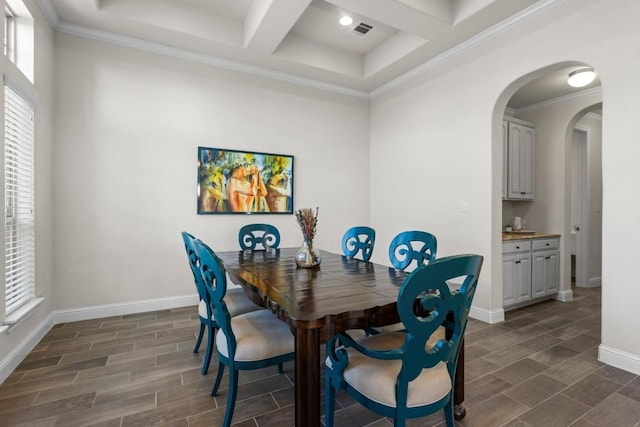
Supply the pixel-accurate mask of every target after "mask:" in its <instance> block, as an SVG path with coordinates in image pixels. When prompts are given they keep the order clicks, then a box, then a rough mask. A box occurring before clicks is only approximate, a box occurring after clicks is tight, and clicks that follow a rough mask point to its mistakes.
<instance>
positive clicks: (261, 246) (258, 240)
mask: <svg viewBox="0 0 640 427" xmlns="http://www.w3.org/2000/svg"><path fill="white" fill-rule="evenodd" d="M238 243H239V244H240V248H241V249H242V250H243V251H246V250H250V251H255V250H268V249H278V246H280V232H279V231H278V229H277V228H276V227H275V226H273V225H271V224H247V225H245V226H242V227H241V228H240V231H239V232H238Z"/></svg>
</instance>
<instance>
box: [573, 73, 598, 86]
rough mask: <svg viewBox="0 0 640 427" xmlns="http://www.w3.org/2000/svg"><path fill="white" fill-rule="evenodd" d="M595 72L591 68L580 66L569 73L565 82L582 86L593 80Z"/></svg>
mask: <svg viewBox="0 0 640 427" xmlns="http://www.w3.org/2000/svg"><path fill="white" fill-rule="evenodd" d="M595 78H596V72H595V71H594V70H593V68H581V69H579V70H575V71H572V72H570V73H569V78H568V79H567V83H568V84H569V86H573V87H584V86H586V85H588V84H589V83H591V82H592V81H594V80H595Z"/></svg>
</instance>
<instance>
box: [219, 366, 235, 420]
mask: <svg viewBox="0 0 640 427" xmlns="http://www.w3.org/2000/svg"><path fill="white" fill-rule="evenodd" d="M237 396H238V371H236V370H235V369H229V396H228V397H227V409H226V411H225V412H224V422H223V423H222V427H231V419H232V418H233V410H234V409H235V407H236V397H237Z"/></svg>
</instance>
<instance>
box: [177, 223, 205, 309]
mask: <svg viewBox="0 0 640 427" xmlns="http://www.w3.org/2000/svg"><path fill="white" fill-rule="evenodd" d="M182 240H183V241H184V248H185V250H186V251H187V258H188V259H189V267H191V273H193V280H194V282H195V284H196V289H197V291H198V298H200V300H205V301H208V300H209V297H208V296H207V289H206V288H205V286H204V282H203V281H202V276H201V275H200V257H199V256H198V254H197V253H196V246H195V242H196V241H197V240H198V239H197V238H196V237H194V236H192V235H191V234H189V233H187V232H186V231H183V232H182ZM208 305H209V304H207V306H208ZM209 315H211V313H209ZM209 317H211V316H209Z"/></svg>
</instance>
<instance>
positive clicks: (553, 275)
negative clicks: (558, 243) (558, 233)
mask: <svg viewBox="0 0 640 427" xmlns="http://www.w3.org/2000/svg"><path fill="white" fill-rule="evenodd" d="M559 258H560V252H558V251H540V252H534V253H533V282H532V290H533V297H534V298H536V297H542V296H546V295H550V294H554V293H556V292H558V283H559V281H560V269H559Z"/></svg>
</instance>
